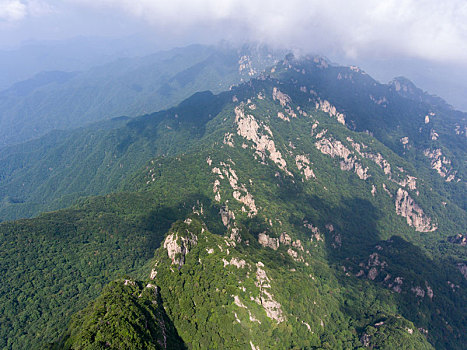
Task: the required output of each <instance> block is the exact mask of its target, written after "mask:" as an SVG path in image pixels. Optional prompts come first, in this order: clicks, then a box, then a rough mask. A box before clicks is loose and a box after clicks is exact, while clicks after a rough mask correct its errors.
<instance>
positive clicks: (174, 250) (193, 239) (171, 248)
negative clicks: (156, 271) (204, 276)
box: [163, 231, 198, 268]
mask: <svg viewBox="0 0 467 350" xmlns="http://www.w3.org/2000/svg"><path fill="white" fill-rule="evenodd" d="M197 243H198V237H197V236H196V235H194V234H193V233H191V232H188V231H187V232H186V233H184V234H183V235H181V234H179V233H178V232H175V233H172V234H169V235H168V236H167V237H166V238H165V240H164V244H163V247H164V248H165V249H167V254H168V256H169V258H170V259H171V260H172V264H174V265H178V266H179V268H180V267H182V266H183V264H184V263H185V256H186V255H187V254H188V253H189V252H190V249H192V247H194V246H196V244H197Z"/></svg>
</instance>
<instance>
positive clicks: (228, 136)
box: [223, 133, 234, 147]
mask: <svg viewBox="0 0 467 350" xmlns="http://www.w3.org/2000/svg"><path fill="white" fill-rule="evenodd" d="M232 136H233V135H232V134H231V133H226V134H225V135H224V141H223V142H224V145H227V146H230V147H234V143H233V139H232Z"/></svg>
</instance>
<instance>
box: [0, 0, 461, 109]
mask: <svg viewBox="0 0 467 350" xmlns="http://www.w3.org/2000/svg"><path fill="white" fill-rule="evenodd" d="M135 33H140V34H141V35H144V36H147V37H148V38H152V40H153V41H154V42H155V43H157V45H156V46H157V47H159V48H170V47H175V46H183V45H186V44H190V43H208V44H209V43H216V42H219V41H220V40H227V41H232V42H234V43H242V42H244V41H253V42H262V43H266V44H268V45H271V46H273V47H278V48H288V49H294V50H295V51H296V52H306V53H308V52H312V53H317V54H321V55H324V56H327V57H329V58H330V59H332V60H336V61H338V62H339V63H343V64H351V63H362V64H366V65H368V67H373V68H371V69H373V70H374V73H375V74H376V75H377V78H378V77H379V78H380V79H387V78H388V77H389V75H390V74H389V73H391V74H393V73H394V72H393V70H394V69H392V70H391V69H389V68H388V72H387V74H385V71H384V66H385V65H387V66H392V67H393V68H396V69H397V64H394V63H391V64H390V63H389V62H390V61H391V60H392V59H394V60H395V61H394V62H401V63H400V64H401V74H402V73H404V70H405V72H406V73H407V72H408V73H409V74H413V75H415V76H416V75H417V74H418V76H420V78H419V79H421V80H423V76H424V74H425V75H426V74H428V73H429V71H430V70H435V71H436V72H435V75H437V76H438V80H439V79H440V77H441V78H442V79H444V81H445V82H446V84H449V83H451V84H454V85H456V86H465V89H466V91H467V83H465V84H464V83H463V82H462V81H460V80H461V79H463V80H465V79H464V78H465V77H467V1H465V0H442V1H439V0H416V1H415V0H397V1H395V0H384V1H372V0H347V1H345V0H341V1H338V0H0V50H2V49H8V48H14V47H18V46H19V45H21V44H22V43H23V44H24V43H25V42H30V41H31V40H39V41H40V40H63V39H68V38H72V37H76V36H90V37H92V36H103V37H115V38H118V37H122V36H128V35H132V34H135ZM403 62H410V64H409V65H408V66H410V67H411V68H410V69H409V68H407V67H405V66H404V65H403ZM417 62H421V64H420V66H423V69H422V70H421V71H420V72H416V67H417V65H418V64H417ZM430 65H432V67H434V68H431V67H430ZM394 66H395V67H394ZM446 66H450V67H453V69H451V71H459V70H461V71H462V74H457V75H456V74H452V76H450V73H443V72H440V71H439V69H440V68H439V67H446ZM436 67H438V68H436ZM363 68H365V67H363ZM413 70H415V72H414V73H410V71H413ZM389 71H390V72H389ZM427 72H428V73H427ZM446 74H447V76H446ZM378 75H379V76H378ZM463 84H464V85H463ZM466 106H467V102H466Z"/></svg>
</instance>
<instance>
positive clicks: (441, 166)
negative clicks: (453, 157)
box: [423, 148, 457, 182]
mask: <svg viewBox="0 0 467 350" xmlns="http://www.w3.org/2000/svg"><path fill="white" fill-rule="evenodd" d="M423 154H424V155H425V157H428V158H430V159H431V168H432V169H433V170H436V172H437V173H438V174H439V176H441V177H443V178H445V180H446V182H451V181H453V180H455V179H456V174H457V171H455V170H453V169H452V167H451V161H450V160H449V159H447V158H446V157H445V156H444V155H443V153H442V152H441V149H439V148H437V149H435V150H430V149H426V150H425V151H424V152H423Z"/></svg>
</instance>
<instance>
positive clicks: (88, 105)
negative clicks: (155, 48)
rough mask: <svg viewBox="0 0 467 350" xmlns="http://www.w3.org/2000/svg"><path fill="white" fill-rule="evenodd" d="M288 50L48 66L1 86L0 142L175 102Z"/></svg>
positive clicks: (188, 52) (222, 86)
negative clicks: (65, 68)
mask: <svg viewBox="0 0 467 350" xmlns="http://www.w3.org/2000/svg"><path fill="white" fill-rule="evenodd" d="M279 58H280V56H279V55H278V53H275V52H273V51H272V50H269V49H267V48H265V47H260V46H245V47H243V48H241V49H234V48H228V47H219V46H217V47H214V46H212V47H210V46H209V47H208V46H201V45H193V46H190V47H185V48H180V49H173V50H170V51H166V52H159V53H156V54H153V55H150V56H145V57H142V58H140V57H137V58H121V59H119V60H116V61H113V62H111V63H106V64H103V65H101V66H96V67H94V68H91V69H88V70H84V71H81V72H78V71H76V72H61V71H48V72H41V73H39V74H37V75H36V76H34V77H33V78H31V79H28V80H25V81H21V82H18V83H16V84H14V85H13V86H11V87H10V88H8V89H6V90H4V91H2V92H0V147H2V146H4V145H10V144H15V143H21V142H24V141H28V140H30V139H34V138H37V137H40V136H42V135H44V134H46V133H47V132H49V131H51V130H55V129H70V128H76V127H80V126H84V125H86V124H89V123H92V122H96V121H100V120H105V119H110V118H113V117H118V116H121V115H127V116H132V117H134V116H137V115H141V114H144V113H148V112H154V111H157V110H160V109H163V108H167V107H170V106H172V105H174V104H176V103H179V102H181V101H182V100H184V99H185V98H187V97H189V96H190V95H192V94H193V93H195V92H197V91H202V90H212V91H213V92H220V91H223V90H226V89H228V88H229V87H230V86H232V85H234V84H237V83H240V82H242V81H246V80H249V79H250V78H251V77H253V76H255V75H257V74H259V72H261V71H262V70H263V69H265V68H266V67H267V66H270V65H272V64H274V62H276V61H277V60H278V59H279Z"/></svg>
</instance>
